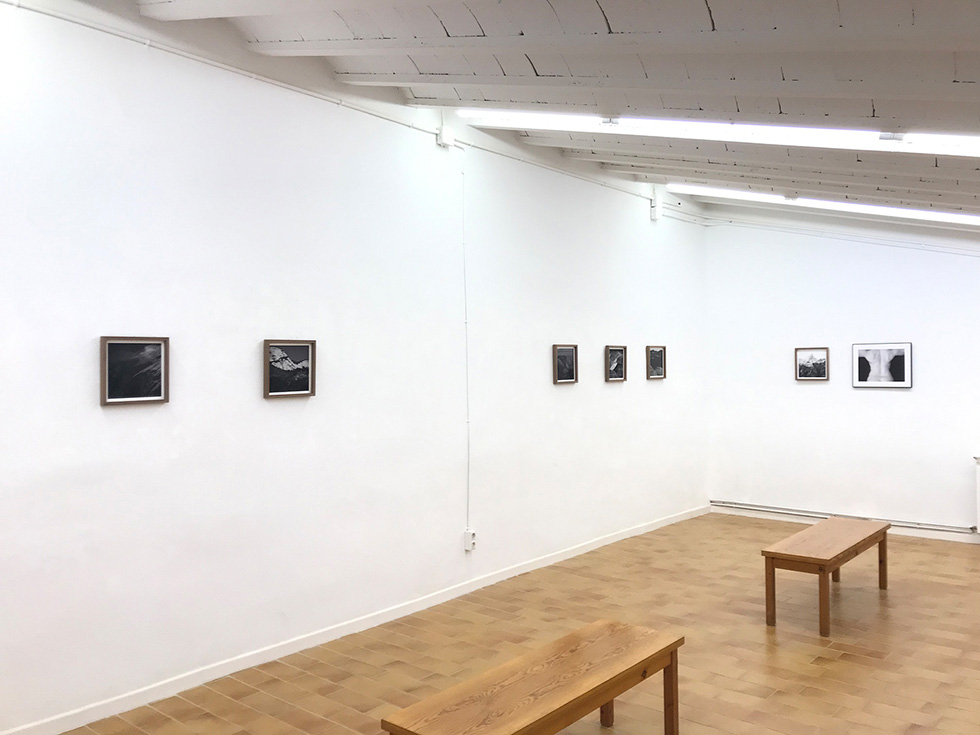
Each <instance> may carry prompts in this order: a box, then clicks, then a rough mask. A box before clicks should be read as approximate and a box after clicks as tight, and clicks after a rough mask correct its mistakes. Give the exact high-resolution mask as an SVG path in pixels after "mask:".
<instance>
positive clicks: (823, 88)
mask: <svg viewBox="0 0 980 735" xmlns="http://www.w3.org/2000/svg"><path fill="white" fill-rule="evenodd" d="M335 76H336V78H337V80H338V81H341V82H344V83H346V84H350V85H353V86H360V87H413V86H423V85H424V86H432V85H438V86H444V87H479V88H484V87H485V88H488V89H493V88H500V89H506V88H537V89H554V88H561V89H601V90H606V91H618V92H631V91H641V92H656V93H659V94H706V95H734V96H738V97H763V98H766V97H775V98H782V97H787V98H792V97H796V98H802V99H822V100H827V99H868V100H873V99H876V98H878V99H888V100H915V101H923V100H925V101H931V102H976V99H977V90H976V89H975V88H974V87H975V86H976V85H973V84H957V83H955V82H949V83H946V84H937V83H934V82H917V81H914V80H909V79H890V80H882V81H876V82H865V81H826V82H802V81H801V82H794V81H756V80H744V81H742V80H737V81H733V80H717V79H673V80H666V79H664V78H662V77H656V78H648V79H626V78H624V77H569V76H536V77H533V76H522V75H515V74H511V75H506V76H505V75H492V76H490V75H478V74H421V73H412V74H397V73H396V74H372V73H362V72H338V73H337V74H336V75H335Z"/></svg>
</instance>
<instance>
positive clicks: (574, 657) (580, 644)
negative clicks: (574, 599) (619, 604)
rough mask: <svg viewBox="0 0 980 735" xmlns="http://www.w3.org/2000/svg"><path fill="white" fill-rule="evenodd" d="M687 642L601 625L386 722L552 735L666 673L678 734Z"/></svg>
mask: <svg viewBox="0 0 980 735" xmlns="http://www.w3.org/2000/svg"><path fill="white" fill-rule="evenodd" d="M683 643H684V638H683V637H679V636H676V635H671V634H667V633H659V632H657V631H655V630H650V629H648V628H641V627H638V626H635V625H627V624H625V623H616V622H612V621H609V620H600V621H597V622H595V623H592V624H590V625H587V626H585V627H584V628H580V629H579V630H577V631H575V632H574V633H571V634H569V635H566V636H565V637H564V638H559V639H558V640H556V641H553V642H551V643H549V644H547V645H546V646H543V647H542V648H538V649H536V650H534V651H531V652H530V653H527V654H525V655H523V656H520V657H519V658H516V659H513V660H511V661H508V662H507V663H505V664H502V665H501V666H497V667H496V668H493V669H491V670H490V671H487V672H485V673H483V674H480V675H478V676H476V677H475V678H473V679H470V680H468V681H465V682H463V683H461V684H457V685H456V686H453V687H450V688H449V689H446V690H445V691H442V692H439V693H438V694H434V695H432V696H431V697H429V698H428V699H425V700H423V701H421V702H417V703H415V704H413V705H412V706H410V707H407V708H405V709H403V710H400V711H398V712H395V713H394V714H392V715H390V716H388V717H386V718H384V719H383V720H381V728H382V729H383V730H386V731H387V732H389V733H392V735H468V734H473V735H477V734H478V735H554V733H557V732H558V731H560V730H562V729H564V728H566V727H568V726H569V725H571V724H572V723H573V722H576V721H577V720H580V719H581V718H582V717H584V716H585V715H587V714H588V713H589V712H593V711H595V710H596V709H598V710H599V720H600V722H601V724H602V725H604V726H606V727H609V726H611V725H612V724H613V699H614V698H615V697H617V696H619V695H620V694H622V693H623V692H625V691H626V690H628V689H630V688H632V687H634V686H636V685H637V684H639V683H640V682H641V681H643V680H644V679H646V678H647V677H648V676H649V675H650V674H654V673H656V672H657V671H660V670H661V669H662V670H663V672H664V731H665V732H666V733H667V735H677V732H678V726H679V717H678V711H677V649H678V647H680V646H681V644H683Z"/></svg>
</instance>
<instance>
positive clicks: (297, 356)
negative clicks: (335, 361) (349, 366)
mask: <svg viewBox="0 0 980 735" xmlns="http://www.w3.org/2000/svg"><path fill="white" fill-rule="evenodd" d="M262 355H263V360H262V362H263V365H264V371H263V381H262V385H263V389H264V395H265V397H266V398H292V397H303V396H315V395H316V340H313V339H307V340H299V339H267V340H265V341H264V342H263V350H262Z"/></svg>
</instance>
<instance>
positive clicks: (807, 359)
mask: <svg viewBox="0 0 980 735" xmlns="http://www.w3.org/2000/svg"><path fill="white" fill-rule="evenodd" d="M795 362H796V379H797V380H829V379H830V348H829V347H797V348H796V360H795Z"/></svg>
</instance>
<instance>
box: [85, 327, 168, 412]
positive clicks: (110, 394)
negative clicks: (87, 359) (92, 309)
mask: <svg viewBox="0 0 980 735" xmlns="http://www.w3.org/2000/svg"><path fill="white" fill-rule="evenodd" d="M99 354H100V359H99V361H100V363H101V369H100V380H99V395H100V398H99V402H100V403H101V404H102V405H103V406H109V405H112V404H115V403H167V402H168V401H170V338H169V337H101V338H100V339H99Z"/></svg>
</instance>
